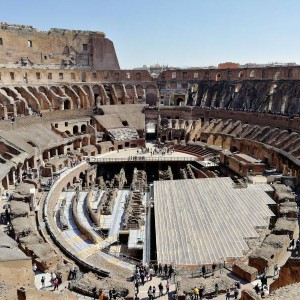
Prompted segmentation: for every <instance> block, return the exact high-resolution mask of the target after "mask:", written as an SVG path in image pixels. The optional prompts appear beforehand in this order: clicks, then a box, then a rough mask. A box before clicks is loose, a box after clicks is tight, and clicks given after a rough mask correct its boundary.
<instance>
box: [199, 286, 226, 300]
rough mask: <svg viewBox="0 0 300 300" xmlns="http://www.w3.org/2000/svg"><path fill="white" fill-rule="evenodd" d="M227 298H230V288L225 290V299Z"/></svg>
mask: <svg viewBox="0 0 300 300" xmlns="http://www.w3.org/2000/svg"><path fill="white" fill-rule="evenodd" d="M200 299H201V298H200ZM229 299H230V289H227V290H226V300H229Z"/></svg>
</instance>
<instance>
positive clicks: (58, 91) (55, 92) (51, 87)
mask: <svg viewBox="0 0 300 300" xmlns="http://www.w3.org/2000/svg"><path fill="white" fill-rule="evenodd" d="M50 90H51V91H52V92H53V93H54V94H56V95H57V96H63V95H62V93H61V90H60V89H59V88H58V87H57V86H54V85H51V86H50Z"/></svg>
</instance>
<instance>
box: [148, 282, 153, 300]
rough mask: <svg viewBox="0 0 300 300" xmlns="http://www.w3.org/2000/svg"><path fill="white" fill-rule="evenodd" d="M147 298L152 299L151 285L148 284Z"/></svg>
mask: <svg viewBox="0 0 300 300" xmlns="http://www.w3.org/2000/svg"><path fill="white" fill-rule="evenodd" d="M148 298H149V300H152V299H153V293H152V286H151V285H150V286H149V289H148Z"/></svg>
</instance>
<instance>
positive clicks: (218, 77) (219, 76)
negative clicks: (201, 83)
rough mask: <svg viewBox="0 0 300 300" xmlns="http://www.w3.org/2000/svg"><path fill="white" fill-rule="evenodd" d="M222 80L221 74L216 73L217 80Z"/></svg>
mask: <svg viewBox="0 0 300 300" xmlns="http://www.w3.org/2000/svg"><path fill="white" fill-rule="evenodd" d="M220 80H221V74H220V73H218V74H217V75H216V81H220Z"/></svg>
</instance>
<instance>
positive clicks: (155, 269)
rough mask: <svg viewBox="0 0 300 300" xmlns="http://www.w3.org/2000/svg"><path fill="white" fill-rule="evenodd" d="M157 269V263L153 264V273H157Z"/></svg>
mask: <svg viewBox="0 0 300 300" xmlns="http://www.w3.org/2000/svg"><path fill="white" fill-rule="evenodd" d="M157 271H158V265H157V263H155V264H154V272H155V275H157Z"/></svg>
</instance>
